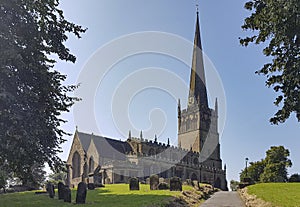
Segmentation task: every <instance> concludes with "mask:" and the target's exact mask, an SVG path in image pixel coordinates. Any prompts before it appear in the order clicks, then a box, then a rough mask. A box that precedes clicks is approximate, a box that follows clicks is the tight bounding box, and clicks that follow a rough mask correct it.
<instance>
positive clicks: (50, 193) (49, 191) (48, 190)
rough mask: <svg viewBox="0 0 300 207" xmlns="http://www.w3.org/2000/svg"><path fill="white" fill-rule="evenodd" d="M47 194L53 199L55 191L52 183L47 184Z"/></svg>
mask: <svg viewBox="0 0 300 207" xmlns="http://www.w3.org/2000/svg"><path fill="white" fill-rule="evenodd" d="M46 189H47V192H48V193H49V197H50V198H54V196H55V191H54V185H53V184H52V183H47V187H46Z"/></svg>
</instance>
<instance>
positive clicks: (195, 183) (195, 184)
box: [192, 180, 200, 190]
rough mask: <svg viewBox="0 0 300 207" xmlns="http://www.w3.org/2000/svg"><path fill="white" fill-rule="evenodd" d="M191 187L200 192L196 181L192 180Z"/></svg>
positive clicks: (198, 183)
mask: <svg viewBox="0 0 300 207" xmlns="http://www.w3.org/2000/svg"><path fill="white" fill-rule="evenodd" d="M192 186H193V187H194V188H195V189H196V190H200V182H199V181H198V180H193V181H192Z"/></svg>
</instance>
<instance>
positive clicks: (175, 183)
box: [170, 177, 182, 191]
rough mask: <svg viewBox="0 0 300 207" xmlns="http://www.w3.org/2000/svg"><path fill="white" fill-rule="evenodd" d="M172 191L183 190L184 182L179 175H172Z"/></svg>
mask: <svg viewBox="0 0 300 207" xmlns="http://www.w3.org/2000/svg"><path fill="white" fill-rule="evenodd" d="M170 191H182V183H181V179H180V178H179V177H172V178H171V179H170Z"/></svg>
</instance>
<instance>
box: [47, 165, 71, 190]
mask: <svg viewBox="0 0 300 207" xmlns="http://www.w3.org/2000/svg"><path fill="white" fill-rule="evenodd" d="M48 177H49V182H51V183H53V184H54V185H55V186H57V185H58V183H59V182H62V183H64V184H66V180H67V173H66V169H63V170H61V171H59V172H55V173H52V174H50V175H49V176H48Z"/></svg>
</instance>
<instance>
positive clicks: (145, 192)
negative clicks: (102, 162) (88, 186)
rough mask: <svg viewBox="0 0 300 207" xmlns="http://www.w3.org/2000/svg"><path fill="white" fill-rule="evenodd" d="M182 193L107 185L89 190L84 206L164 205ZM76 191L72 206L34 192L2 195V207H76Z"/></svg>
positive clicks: (0, 200)
mask: <svg viewBox="0 0 300 207" xmlns="http://www.w3.org/2000/svg"><path fill="white" fill-rule="evenodd" d="M191 189H192V187H191V186H183V190H191ZM178 195H180V192H174V191H169V190H156V191H150V187H149V185H142V184H141V185H140V190H139V191H129V185H128V184H114V185H105V188H99V189H95V190H88V192H87V199H86V204H85V205H82V206H105V207H110V206H116V207H141V206H150V205H152V204H153V205H154V204H158V206H159V204H163V203H165V202H166V200H168V199H169V198H171V197H172V196H178ZM75 199H76V191H75V190H72V204H70V203H64V202H63V201H61V200H58V199H57V192H56V197H55V199H50V198H49V196H48V195H47V194H42V195H35V194H34V192H22V193H11V194H4V195H0V207H50V206H51V207H52V206H53V207H63V206H65V207H67V206H74V204H73V203H74V202H75Z"/></svg>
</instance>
